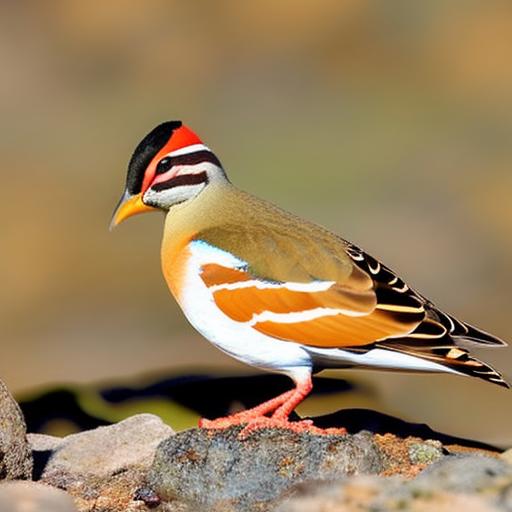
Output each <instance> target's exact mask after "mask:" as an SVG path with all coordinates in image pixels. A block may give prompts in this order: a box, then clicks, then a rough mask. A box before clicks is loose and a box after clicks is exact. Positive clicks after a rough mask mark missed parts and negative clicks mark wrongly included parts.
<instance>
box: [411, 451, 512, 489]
mask: <svg viewBox="0 0 512 512" xmlns="http://www.w3.org/2000/svg"><path fill="white" fill-rule="evenodd" d="M502 481H506V482H512V466H511V465H510V464H507V463H506V462H504V461H502V460H499V459H497V458H491V457H482V456H480V455H469V456H463V455H456V456H451V457H445V458H443V459H442V460H440V461H439V462H437V463H436V464H433V465H432V466H430V467H428V468H427V469H425V471H423V472H422V473H421V474H420V475H419V476H418V478H417V479H416V480H415V481H414V483H412V484H411V487H412V488H413V489H415V490H417V491H420V490H422V489H443V490H445V491H452V492H458V493H471V492H480V491H482V490H485V489H488V488H490V487H495V486H497V485H500V484H501V482H502Z"/></svg>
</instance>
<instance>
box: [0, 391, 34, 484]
mask: <svg viewBox="0 0 512 512" xmlns="http://www.w3.org/2000/svg"><path fill="white" fill-rule="evenodd" d="M31 475H32V456H31V453H30V449H29V447H28V444H27V439H26V425H25V420H24V419H23V415H22V413H21V410H20V408H19V406H18V404H17V403H16V401H15V400H14V398H13V397H12V395H11V394H10V393H9V390H8V389H7V387H6V386H5V384H4V383H3V382H2V381H0V480H2V479H17V478H20V479H24V478H30V477H31Z"/></svg>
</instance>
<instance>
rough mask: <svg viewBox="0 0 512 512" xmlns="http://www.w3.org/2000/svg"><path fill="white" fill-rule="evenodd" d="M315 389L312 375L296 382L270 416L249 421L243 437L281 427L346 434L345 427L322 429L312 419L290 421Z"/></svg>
mask: <svg viewBox="0 0 512 512" xmlns="http://www.w3.org/2000/svg"><path fill="white" fill-rule="evenodd" d="M312 389H313V383H312V382H311V375H308V376H307V377H306V378H304V379H301V380H298V381H297V382H296V387H295V389H294V390H293V391H292V392H291V394H290V395H289V397H288V398H287V399H286V400H285V401H284V402H283V403H282V404H281V405H280V406H279V407H278V408H277V409H276V410H275V412H274V414H272V416H271V417H270V418H268V417H266V416H260V417H255V418H253V419H252V420H250V421H249V422H248V423H247V426H246V427H245V428H244V429H243V430H242V432H240V437H241V438H242V439H245V438H247V437H248V436H249V435H250V434H251V433H252V432H254V431H255V430H260V429H265V428H281V429H286V430H291V431H292V432H296V433H301V432H309V433H311V434H316V435H345V434H346V433H347V431H346V430H345V429H344V428H328V429H321V428H319V427H315V426H314V425H313V421H312V420H301V421H293V422H292V421H290V420H289V419H288V417H289V416H290V414H291V413H292V412H293V410H294V409H295V408H296V407H297V405H299V404H300V403H301V402H302V401H303V400H304V399H305V398H306V397H307V396H308V395H309V393H310V392H311V390H312Z"/></svg>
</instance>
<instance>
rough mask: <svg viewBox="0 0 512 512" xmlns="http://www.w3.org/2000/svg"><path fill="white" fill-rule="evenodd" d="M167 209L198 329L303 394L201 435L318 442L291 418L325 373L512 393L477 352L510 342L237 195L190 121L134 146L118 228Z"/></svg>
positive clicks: (170, 254)
mask: <svg viewBox="0 0 512 512" xmlns="http://www.w3.org/2000/svg"><path fill="white" fill-rule="evenodd" d="M156 210H162V211H163V212H164V213H165V224H164V232H163V240H162V246H161V264H162V271H163V275H164V277H165V280H166V282H167V285H168V287H169V289H170V291H171V293H172V295H173V296H174V297H175V299H176V301H177V303H178V304H179V306H180V307H181V309H182V311H183V313H184V314H185V316H186V318H187V319H188V321H189V322H190V324H192V326H193V327H194V328H195V329H196V330H197V331H198V332H199V333H200V334H202V335H203V336H204V337H205V338H206V339H207V340H209V341H210V342H211V343H213V344H214V345H215V346H216V347H217V348H219V349H220V350H222V351H223V352H225V353H226V354H228V355H230V356H232V357H234V358H236V359H238V360H240V361H242V362H244V363H246V364H248V365H251V366H254V367H256V368H258V369H261V370H265V371H270V372H275V373H280V374H284V375H286V376H288V377H289V378H290V379H291V380H292V381H293V383H294V388H293V389H291V390H290V391H287V392H285V393H283V394H281V395H279V396H277V397H275V398H273V399H271V400H269V401H266V402H264V403H262V404H260V405H258V406H256V407H254V408H252V409H247V410H244V411H240V412H237V413H234V414H232V415H229V416H225V417H220V418H214V419H206V418H203V419H201V420H200V422H199V426H200V427H203V428H208V429H224V428H228V427H231V426H241V428H243V429H244V430H243V432H245V435H249V434H250V433H251V432H252V431H255V430H258V429H261V428H271V427H275V428H286V429H289V430H293V431H296V432H303V431H314V432H318V433H320V431H322V429H319V428H317V427H315V426H314V425H313V422H312V420H310V419H302V420H296V421H292V420H291V419H290V415H291V414H292V412H293V411H294V409H295V408H296V406H297V405H298V404H299V403H300V402H302V401H303V400H304V399H305V398H306V396H307V395H308V394H309V393H310V392H311V390H312V387H313V385H312V375H313V374H314V373H317V372H319V371H321V370H325V369H344V368H366V369H381V370H391V371H402V372H429V373H450V374H453V375H462V376H469V377H475V378H479V379H482V380H484V381H487V382H490V383H494V384H496V385H498V386H502V387H505V388H508V387H510V386H509V384H508V383H507V382H506V381H505V379H504V378H503V377H502V375H501V374H500V373H499V372H498V371H497V370H495V369H494V368H492V367H491V366H490V365H488V364H486V363H485V362H483V361H481V360H479V359H477V358H476V357H474V356H473V355H472V354H471V352H470V349H471V348H474V347H478V348H480V347H483V348H485V347H489V348H494V347H503V346H506V345H507V344H506V343H505V342H504V341H502V340H501V339H499V338H497V337H495V336H493V335H491V334H489V333H487V332H485V331H483V330H481V329H478V328H476V327H473V326H472V325H470V324H468V323H466V322H464V321H461V320H458V319H457V318H455V317H454V316H452V315H450V314H448V313H446V312H444V311H442V310H441V309H439V308H438V307H436V306H435V305H434V304H433V302H431V301H430V300H429V299H427V298H426V297H424V296H423V295H421V294H420V293H419V292H417V291H416V290H415V289H413V288H411V287H410V286H408V285H407V284H406V283H405V282H404V280H402V279H401V278H400V277H399V276H398V275H397V274H396V273H395V272H394V271H392V270H391V269H390V268H389V267H387V266H385V265H384V264H383V263H381V262H380V261H378V260H377V259H375V258H374V257H372V256H370V255H369V254H368V253H366V252H365V251H364V250H362V249H361V248H359V247H358V246H356V245H354V244H352V243H350V242H348V241H346V240H345V239H343V238H341V237H340V236H338V235H337V234H335V233H332V232H331V231H329V230H327V229H325V228H323V227H321V226H319V225H317V224H315V223H313V222H310V221H308V220H305V219H302V218H299V217H297V216H296V215H294V214H292V213H288V212H287V211H285V210H283V209H281V208H279V207H278V206H275V205H274V204H272V203H270V202H268V201H266V200H263V199H260V198H258V197H256V196H254V195H251V194H249V193H248V192H245V191H243V190H241V189H239V188H237V187H236V186H235V185H233V184H232V183H231V181H230V180H229V178H228V176H227V174H226V171H225V170H224V167H223V166H222V164H221V162H220V160H219V159H218V158H217V156H216V155H215V154H214V153H213V152H212V151H211V150H210V148H209V147H208V146H206V145H205V144H204V143H203V142H202V140H201V139H200V138H199V137H198V136H197V135H196V134H195V133H194V132H193V131H192V130H191V129H190V128H188V127H187V126H185V125H184V124H182V122H181V121H167V122H164V123H161V124H159V125H158V126H156V127H155V128H154V129H153V130H152V131H151V132H149V133H148V134H147V135H146V136H145V137H144V138H143V139H142V141H141V142H140V143H139V144H138V145H137V147H136V149H135V151H134V153H133V155H132V157H131V159H130V161H129V164H128V171H127V176H126V186H125V190H124V193H123V195H122V197H121V200H120V201H119V203H118V205H117V207H116V208H115V210H114V214H113V217H112V221H111V228H113V227H115V226H117V225H118V224H120V223H121V222H122V221H123V220H125V219H127V218H128V217H130V216H133V215H136V214H140V213H144V212H149V211H156Z"/></svg>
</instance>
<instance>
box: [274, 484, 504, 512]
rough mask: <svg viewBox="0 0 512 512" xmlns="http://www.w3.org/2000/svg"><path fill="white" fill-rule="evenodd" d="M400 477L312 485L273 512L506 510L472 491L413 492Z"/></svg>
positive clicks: (449, 511) (466, 511) (490, 511)
mask: <svg viewBox="0 0 512 512" xmlns="http://www.w3.org/2000/svg"><path fill="white" fill-rule="evenodd" d="M409 482H410V481H408V480H405V479H404V478H403V477H391V478H390V477H388V478H382V477H376V476H356V477H351V478H348V479H346V480H345V481H341V482H331V483H329V484H326V483H323V484H312V485H309V486H303V487H302V488H299V489H297V492H296V493H295V494H294V496H293V497H292V498H289V499H285V500H284V501H283V502H282V503H281V505H279V506H278V507H277V508H275V509H274V510H275V512H310V511H320V510H321V511H325V512H353V511H354V512H355V511H365V510H372V511H373V510H374V511H386V512H402V511H404V510H407V511H409V512H452V511H458V510H464V511H465V512H497V511H500V510H503V511H505V510H507V511H508V510H509V509H506V508H500V507H499V505H498V506H496V505H495V504H494V503H493V502H491V501H489V500H487V499H485V498H484V497H482V496H478V495H476V494H470V495H464V494H456V493H447V492H445V491H442V490H438V489H435V488H434V489H431V492H430V493H428V494H414V493H412V492H411V490H410V488H409Z"/></svg>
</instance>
